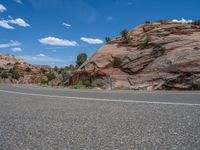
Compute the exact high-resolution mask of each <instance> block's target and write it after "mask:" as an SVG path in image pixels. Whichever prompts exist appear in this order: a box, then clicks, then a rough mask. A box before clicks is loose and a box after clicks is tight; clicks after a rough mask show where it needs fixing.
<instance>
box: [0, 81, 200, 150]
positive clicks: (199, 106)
mask: <svg viewBox="0 0 200 150" xmlns="http://www.w3.org/2000/svg"><path fill="white" fill-rule="evenodd" d="M0 125H1V126H0V149H11V150H12V149H13V150H14V149H25V150H27V149H61V150H64V149H66V150H68V149H75V150H77V149H87V150H90V149H91V150H92V149H103V150H104V149H105V150H113V149H120V150H129V149H130V150H131V149H162V150H163V149H164V150H165V149H199V147H200V140H199V139H200V93H199V92H189V91H187V92H178V91H174V92H165V91H159V92H139V91H138V92H133V91H96V90H90V91H88V90H82V91H80V90H69V89H52V88H42V87H36V86H19V85H15V86H10V85H3V84H2V85H0Z"/></svg>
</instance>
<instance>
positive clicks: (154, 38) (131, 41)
mask: <svg viewBox="0 0 200 150" xmlns="http://www.w3.org/2000/svg"><path fill="white" fill-rule="evenodd" d="M79 80H82V81H83V82H84V83H86V82H90V83H92V84H94V85H95V86H100V87H102V88H113V89H147V90H162V89H169V90H170V89H177V90H197V89H198V90H199V89H200V26H196V25H191V24H180V23H175V22H171V21H166V22H157V23H146V24H143V25H140V26H138V27H136V28H135V29H133V30H131V31H130V32H129V33H128V34H127V35H126V38H124V37H118V38H117V39H115V40H113V41H111V42H109V44H106V45H105V46H103V47H102V48H100V49H99V50H98V51H97V52H96V53H95V54H94V55H93V56H92V57H91V58H90V59H89V60H88V61H87V62H85V63H84V64H83V65H82V66H81V67H80V68H79V69H78V70H77V71H76V73H75V74H74V75H73V76H72V78H71V81H70V84H75V83H76V82H77V81H79Z"/></svg>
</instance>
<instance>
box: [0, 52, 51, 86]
mask: <svg viewBox="0 0 200 150" xmlns="http://www.w3.org/2000/svg"><path fill="white" fill-rule="evenodd" d="M0 68H1V69H3V70H7V71H9V70H11V69H14V70H16V71H17V72H19V73H20V74H21V75H22V76H21V77H20V78H19V80H18V81H17V80H13V79H1V80H0V83H20V84H37V83H41V81H47V77H46V76H45V75H44V74H45V73H48V72H50V68H47V67H46V68H41V67H37V66H34V65H31V64H28V63H26V62H25V61H24V60H23V59H20V58H16V57H15V56H13V55H0ZM27 68H29V69H27Z"/></svg>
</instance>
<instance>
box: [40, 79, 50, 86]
mask: <svg viewBox="0 0 200 150" xmlns="http://www.w3.org/2000/svg"><path fill="white" fill-rule="evenodd" d="M48 84H49V82H48V81H46V80H42V81H41V82H40V85H48Z"/></svg>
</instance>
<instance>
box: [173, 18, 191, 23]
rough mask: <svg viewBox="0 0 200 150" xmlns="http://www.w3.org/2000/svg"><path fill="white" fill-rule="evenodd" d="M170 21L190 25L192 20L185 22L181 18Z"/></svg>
mask: <svg viewBox="0 0 200 150" xmlns="http://www.w3.org/2000/svg"><path fill="white" fill-rule="evenodd" d="M172 21H173V22H177V23H192V21H193V20H186V19H184V18H182V19H181V20H177V19H174V20H172Z"/></svg>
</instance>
